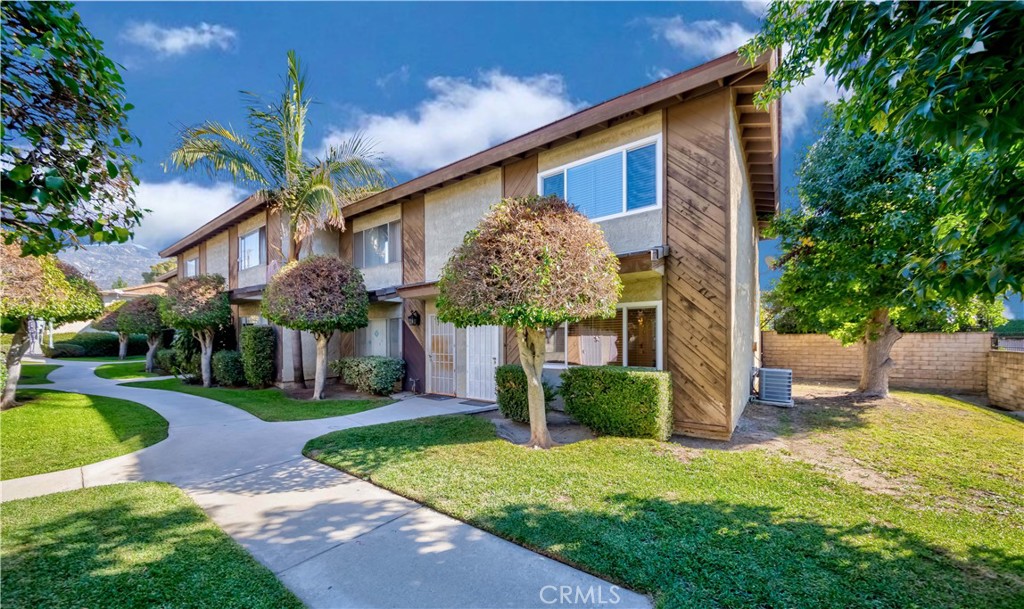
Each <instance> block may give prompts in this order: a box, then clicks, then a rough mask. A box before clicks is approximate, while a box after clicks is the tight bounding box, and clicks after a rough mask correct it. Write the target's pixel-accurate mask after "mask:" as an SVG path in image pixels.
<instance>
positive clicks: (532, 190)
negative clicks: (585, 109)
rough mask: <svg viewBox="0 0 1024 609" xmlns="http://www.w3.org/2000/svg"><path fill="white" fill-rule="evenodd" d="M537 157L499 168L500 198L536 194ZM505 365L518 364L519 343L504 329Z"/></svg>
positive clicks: (510, 332) (513, 334)
mask: <svg viewBox="0 0 1024 609" xmlns="http://www.w3.org/2000/svg"><path fill="white" fill-rule="evenodd" d="M537 160H538V157H537V156H531V157H529V158H525V159H523V160H521V161H517V162H515V163H510V164H508V165H505V166H504V167H502V168H501V179H502V196H503V197H528V196H530V195H535V194H537ZM504 362H505V363H506V364H516V363H519V341H517V340H516V331H515V330H514V329H512V328H505V353H504Z"/></svg>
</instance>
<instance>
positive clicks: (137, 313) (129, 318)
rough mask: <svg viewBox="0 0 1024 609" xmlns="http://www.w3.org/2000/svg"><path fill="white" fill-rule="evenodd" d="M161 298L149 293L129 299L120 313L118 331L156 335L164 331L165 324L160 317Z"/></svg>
mask: <svg viewBox="0 0 1024 609" xmlns="http://www.w3.org/2000/svg"><path fill="white" fill-rule="evenodd" d="M160 300H161V299H160V297H159V296H157V295H149V296H141V297H139V298H135V299H133V300H130V301H128V303H127V304H125V305H124V306H123V307H121V309H120V312H119V313H118V316H117V331H118V332H123V333H126V334H144V335H146V336H154V337H155V336H157V335H159V334H161V333H163V331H164V327H165V326H164V322H163V319H162V318H161V317H160Z"/></svg>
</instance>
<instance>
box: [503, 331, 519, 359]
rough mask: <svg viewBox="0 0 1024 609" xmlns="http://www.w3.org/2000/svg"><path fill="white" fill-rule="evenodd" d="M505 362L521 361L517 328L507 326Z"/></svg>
mask: <svg viewBox="0 0 1024 609" xmlns="http://www.w3.org/2000/svg"><path fill="white" fill-rule="evenodd" d="M503 363H505V364H518V363H519V341H518V340H517V339H516V330H515V328H505V361H504V362H503Z"/></svg>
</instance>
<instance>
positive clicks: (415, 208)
mask: <svg viewBox="0 0 1024 609" xmlns="http://www.w3.org/2000/svg"><path fill="white" fill-rule="evenodd" d="M424 204H425V202H424V198H423V197H422V196H420V197H413V198H412V199H410V200H408V201H405V202H403V203H402V283H403V284H407V285H408V284H410V283H420V282H422V281H426V263H425V258H426V251H425V249H426V245H425V237H424V230H423V226H424V216H423V208H424Z"/></svg>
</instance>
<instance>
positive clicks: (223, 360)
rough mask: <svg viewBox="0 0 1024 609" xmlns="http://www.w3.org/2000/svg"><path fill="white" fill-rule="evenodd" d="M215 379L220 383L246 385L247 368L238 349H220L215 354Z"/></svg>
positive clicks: (235, 385) (229, 385)
mask: <svg viewBox="0 0 1024 609" xmlns="http://www.w3.org/2000/svg"><path fill="white" fill-rule="evenodd" d="M213 379H214V380H215V381H217V384H218V385H224V386H226V387H242V386H243V385H245V368H244V367H243V366H242V354H241V353H239V352H238V351H218V352H216V353H214V354H213Z"/></svg>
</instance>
